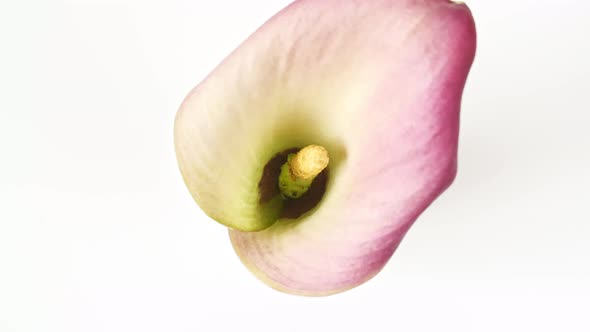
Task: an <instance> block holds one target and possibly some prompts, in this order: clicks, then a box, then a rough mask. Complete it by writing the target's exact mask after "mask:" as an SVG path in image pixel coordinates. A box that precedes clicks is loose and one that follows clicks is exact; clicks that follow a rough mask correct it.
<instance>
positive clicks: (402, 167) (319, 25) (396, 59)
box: [175, 0, 476, 296]
mask: <svg viewBox="0 0 590 332" xmlns="http://www.w3.org/2000/svg"><path fill="white" fill-rule="evenodd" d="M475 36H476V35H475V27H474V22H473V18H472V15H471V12H470V10H469V9H468V8H467V6H466V5H464V4H461V3H454V2H451V1H448V0H298V1H295V2H294V3H292V4H291V5H290V6H288V7H287V8H285V9H284V10H282V11H281V12H279V13H278V14H277V15H276V16H274V17H273V18H272V19H270V20H269V21H268V22H267V23H265V24H264V25H263V26H262V27H261V28H260V29H258V30H257V31H256V32H255V33H254V34H253V35H252V36H250V37H249V38H248V39H247V40H246V41H245V42H244V43H243V44H242V45H241V46H240V47H239V48H238V49H237V50H235V51H234V52H233V53H232V54H231V55H229V56H228V57H227V58H226V59H225V60H224V61H223V62H222V63H221V64H220V65H219V66H218V67H217V68H216V69H215V70H214V71H213V72H212V73H211V74H210V75H209V76H208V77H207V78H206V79H205V80H204V81H203V82H202V83H200V84H199V85H198V86H197V87H196V88H195V89H193V90H192V91H191V92H190V94H189V95H188V97H187V98H186V99H185V101H184V102H183V104H182V106H181V108H180V110H179V112H178V114H177V117H176V122H175V145H176V153H177V158H178V161H179V165H180V170H181V173H182V175H183V178H184V180H185V183H186V184H187V186H188V188H189V191H190V193H191V194H192V196H193V198H194V199H195V201H196V202H197V203H198V205H199V206H200V207H201V208H202V210H203V211H204V212H205V213H206V214H207V215H208V216H210V217H211V218H212V219H214V220H216V221H218V222H219V223H221V224H223V225H225V226H227V227H229V235H230V238H231V242H232V244H233V246H234V248H235V251H236V253H237V254H238V256H239V257H240V258H241V260H242V261H243V263H244V264H245V265H246V266H247V267H248V269H250V270H251V271H252V272H253V273H254V274H255V275H256V276H257V277H258V278H260V279H261V280H262V281H264V282H265V283H267V284H268V285H270V286H271V287H273V288H275V289H278V290H280V291H284V292H287V293H292V294H299V295H308V296H321V295H329V294H334V293H338V292H342V291H344V290H347V289H350V288H353V287H355V286H358V285H360V284H361V283H363V282H365V281H367V280H368V279H370V278H371V277H373V276H374V275H375V274H377V273H378V272H379V271H380V270H381V269H382V267H383V266H384V265H385V263H386V262H387V261H388V259H389V258H390V257H391V255H392V254H393V252H394V251H395V249H396V248H397V247H398V245H399V244H400V241H401V240H402V238H403V237H404V235H405V234H406V232H407V231H408V229H409V228H410V226H411V225H412V224H413V223H414V221H415V220H416V219H417V218H418V216H419V215H420V214H421V213H422V212H423V211H424V209H425V208H427V207H428V206H429V205H430V204H431V203H432V202H433V200H434V199H435V198H436V197H438V196H439V195H440V194H441V193H442V192H443V191H444V190H445V189H446V188H447V187H448V186H449V185H450V184H451V183H452V181H453V179H454V178H455V174H456V170H457V144H458V133H459V110H460V102H461V96H462V93H463V87H464V84H465V81H466V78H467V75H468V72H469V69H470V67H471V64H472V61H473V58H474V55H475V44H476V43H475V39H476V38H475Z"/></svg>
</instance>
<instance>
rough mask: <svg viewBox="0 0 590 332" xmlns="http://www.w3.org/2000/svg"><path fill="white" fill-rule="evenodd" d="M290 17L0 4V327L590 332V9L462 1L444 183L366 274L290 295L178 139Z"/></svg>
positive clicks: (167, 5) (223, 6)
mask: <svg viewBox="0 0 590 332" xmlns="http://www.w3.org/2000/svg"><path fill="white" fill-rule="evenodd" d="M367 1H369V0H367ZM288 2H289V1H287V0H274V1H263V0H248V1H236V0H215V1H200V0H190V1H189V0H187V1H180V0H176V1H161V2H159V3H153V2H146V1H115V0H111V1H103V0H95V1H83V2H75V1H45V2H41V1H39V2H30V1H16V0H14V1H9V0H1V2H0V161H1V163H0V331H2V332H13V331H14V332H21V331H35V332H37V331H38V332H53V331H59V332H69V331H81V332H94V331H108V332H118V331H121V332H134V331H141V332H150V331H167V332H168V331H172V332H176V331H223V330H226V331H234V330H245V331H272V332H276V331H306V332H307V331H404V332H411V331H453V332H457V331H568V332H569V331H589V330H590V316H589V315H590V258H589V256H590V175H589V173H590V134H589V127H590V115H589V112H590V99H589V98H590V83H589V78H590V64H589V63H590V60H589V59H590V47H589V43H590V42H589V40H590V38H589V37H588V34H589V32H590V23H589V22H590V14H588V13H589V12H590V4H589V3H588V2H587V1H577V0H569V1H567V0H566V1H564V0H562V1H554V0H553V1H543V0H534V1H533V0H530V1H524V0H521V1H517V0H511V1H486V0H470V1H468V4H469V5H470V7H471V8H472V11H473V13H474V16H475V18H476V21H477V25H478V35H479V48H478V55H477V58H476V63H475V65H474V67H473V71H472V73H471V76H470V79H469V82H468V86H467V89H466V91H465V98H464V104H463V113H462V114H463V117H462V132H461V146H460V171H459V175H458V178H457V180H456V182H455V184H454V185H453V186H452V187H451V189H449V190H448V191H447V192H446V193H445V194H444V195H443V196H442V197H441V198H440V199H439V200H438V201H437V202H436V203H435V204H434V205H433V206H431V208H430V209H429V210H427V212H426V213H424V214H423V215H422V216H421V217H420V219H419V220H418V222H417V224H415V226H414V227H413V228H412V229H411V231H410V232H409V234H408V235H407V237H406V238H405V240H404V241H403V243H402V245H401V247H400V248H399V250H398V251H397V252H396V254H395V255H394V257H393V258H392V260H391V261H390V263H389V264H388V265H387V266H386V268H385V269H384V270H383V272H382V273H381V274H379V275H378V276H377V277H376V278H375V279H373V280H372V281H370V282H369V283H367V284H365V285H363V286H361V287H359V288H356V289H354V290H352V291H349V292H347V293H343V294H340V295H336V296H332V297H327V298H302V297H295V296H290V295H285V294H282V293H279V292H276V291H274V290H272V289H270V288H268V287H266V286H265V285H263V284H262V283H260V282H259V281H257V280H256V279H255V278H254V277H253V276H252V275H251V274H250V273H249V272H248V271H247V270H246V269H245V268H244V267H243V266H242V264H241V263H240V262H239V260H238V259H237V257H236V256H235V254H234V253H233V250H232V248H231V246H230V244H229V240H228V238H227V234H226V230H225V229H224V228H223V227H221V226H220V225H218V224H216V223H215V222H213V221H211V220H209V219H208V218H206V217H205V216H204V214H203V213H202V212H201V211H200V210H199V209H198V207H197V206H196V205H195V204H194V202H193V201H192V199H191V198H190V196H189V194H188V192H187V190H186V188H185V186H184V184H183V182H182V180H181V177H180V174H179V172H178V170H177V165H176V160H175V156H174V150H173V141H172V137H173V120H174V114H175V112H176V109H177V107H178V106H179V104H180V102H181V100H182V99H183V97H184V96H185V95H186V93H187V92H188V91H189V89H191V88H192V87H193V86H194V85H196V84H197V83H198V82H199V81H200V80H201V79H202V78H203V77H204V76H205V75H206V74H207V73H208V72H209V71H210V70H212V69H213V68H214V67H215V65H216V64H217V63H218V62H219V61H220V60H221V59H223V57H225V55H227V54H228V53H229V52H230V51H231V50H233V49H234V48H235V47H236V46H237V45H238V44H239V43H240V42H241V41H242V40H243V39H244V38H245V37H246V36H248V35H249V34H250V33H251V32H252V31H253V30H254V29H255V28H256V27H258V26H259V25H260V24H262V23H263V22H264V21H265V20H266V19H267V18H268V17H270V16H271V15H272V14H274V13H275V12H276V11H278V10H279V9H280V8H282V7H283V6H285V5H286V4H287V3H288Z"/></svg>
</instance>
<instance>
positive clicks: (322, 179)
mask: <svg viewBox="0 0 590 332" xmlns="http://www.w3.org/2000/svg"><path fill="white" fill-rule="evenodd" d="M328 163H329V156H328V151H327V150H326V149H325V148H324V147H322V146H319V145H309V146H307V147H305V148H303V149H299V148H292V149H287V150H285V151H282V152H279V153H277V154H276V155H275V156H274V157H273V158H271V160H270V161H269V162H268V163H267V164H266V166H265V167H264V171H263V175H262V179H261V180H260V182H259V184H258V188H259V191H260V204H265V203H268V202H269V201H271V200H274V199H277V197H280V199H281V200H282V208H281V211H280V213H279V216H278V217H279V218H288V219H295V218H299V217H300V216H301V215H303V214H304V213H305V212H307V211H309V210H311V209H313V208H314V207H315V206H316V205H317V204H318V203H319V201H320V200H321V199H322V197H323V196H324V193H325V191H326V185H327V182H328Z"/></svg>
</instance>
